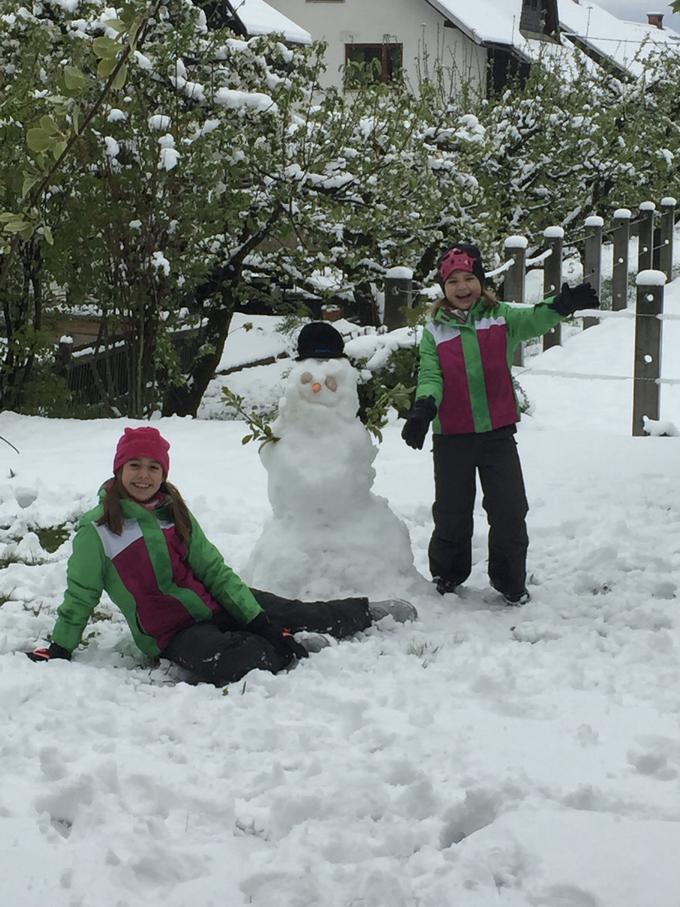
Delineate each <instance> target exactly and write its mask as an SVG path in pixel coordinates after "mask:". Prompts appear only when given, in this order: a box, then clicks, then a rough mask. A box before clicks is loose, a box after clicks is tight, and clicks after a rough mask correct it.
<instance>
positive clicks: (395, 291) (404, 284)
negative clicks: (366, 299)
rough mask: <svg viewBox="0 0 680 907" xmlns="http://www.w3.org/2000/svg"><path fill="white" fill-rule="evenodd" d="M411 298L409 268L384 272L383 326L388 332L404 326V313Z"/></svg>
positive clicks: (409, 304)
mask: <svg viewBox="0 0 680 907" xmlns="http://www.w3.org/2000/svg"><path fill="white" fill-rule="evenodd" d="M412 296H413V271H411V269H410V268H388V269H387V271H386V272H385V309H384V311H383V324H384V325H385V327H386V328H387V329H388V331H393V330H394V329H395V328H402V327H404V325H405V324H406V312H407V310H408V309H409V308H410V307H411V298H412Z"/></svg>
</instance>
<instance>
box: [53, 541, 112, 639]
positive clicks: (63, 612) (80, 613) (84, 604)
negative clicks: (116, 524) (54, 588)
mask: <svg viewBox="0 0 680 907" xmlns="http://www.w3.org/2000/svg"><path fill="white" fill-rule="evenodd" d="M105 562H106V558H105V555H104V550H103V548H102V544H101V541H100V539H99V536H98V535H97V531H96V529H95V528H94V526H92V525H87V526H83V527H81V528H80V529H79V530H78V531H77V532H76V535H75V538H74V539H73V553H72V554H71V557H70V558H69V561H68V566H67V568H66V592H65V593H64V600H63V602H62V603H61V605H60V606H59V608H58V610H57V622H56V623H55V625H54V630H53V631H52V642H56V643H57V645H59V646H63V647H64V649H68V651H69V652H72V651H73V650H74V649H75V648H76V646H77V645H78V644H79V643H80V640H81V639H82V636H83V632H84V630H85V627H86V626H87V622H88V620H89V619H90V617H91V615H92V612H93V611H94V609H95V608H96V607H97V605H98V604H99V599H100V598H101V595H102V591H103V589H104V566H105Z"/></svg>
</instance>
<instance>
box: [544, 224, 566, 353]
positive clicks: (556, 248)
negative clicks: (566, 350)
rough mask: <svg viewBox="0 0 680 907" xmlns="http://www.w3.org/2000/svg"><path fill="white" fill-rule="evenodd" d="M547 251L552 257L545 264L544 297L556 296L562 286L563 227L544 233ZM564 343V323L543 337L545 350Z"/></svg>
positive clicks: (551, 329) (548, 229)
mask: <svg viewBox="0 0 680 907" xmlns="http://www.w3.org/2000/svg"><path fill="white" fill-rule="evenodd" d="M543 236H544V238H545V244H546V247H547V250H549V251H550V256H549V257H548V258H546V260H545V261H544V263H543V297H544V299H547V298H548V296H554V295H555V294H556V293H559V291H560V287H561V286H562V249H563V246H564V230H563V229H562V227H548V228H547V229H545V230H544V231H543ZM561 343H562V323H561V322H560V323H559V324H556V325H555V327H553V328H550V330H549V331H548V333H547V334H544V335H543V349H544V350H549V349H550V348H551V347H553V346H559V345H560V344H561Z"/></svg>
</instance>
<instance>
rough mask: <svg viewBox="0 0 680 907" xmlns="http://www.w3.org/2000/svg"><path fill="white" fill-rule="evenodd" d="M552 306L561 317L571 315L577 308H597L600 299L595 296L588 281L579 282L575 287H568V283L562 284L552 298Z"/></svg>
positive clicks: (593, 289)
mask: <svg viewBox="0 0 680 907" xmlns="http://www.w3.org/2000/svg"><path fill="white" fill-rule="evenodd" d="M552 307H553V309H555V311H556V312H559V314H560V315H562V316H563V317H565V318H566V317H567V315H573V314H574V312H578V311H579V309H599V308H600V300H599V299H598V298H597V293H596V292H595V288H594V287H591V285H590V284H589V283H580V284H579V285H578V286H577V287H570V286H569V284H568V283H563V284H562V289H561V290H560V292H559V293H558V294H557V296H556V297H555V298H554V299H553V302H552Z"/></svg>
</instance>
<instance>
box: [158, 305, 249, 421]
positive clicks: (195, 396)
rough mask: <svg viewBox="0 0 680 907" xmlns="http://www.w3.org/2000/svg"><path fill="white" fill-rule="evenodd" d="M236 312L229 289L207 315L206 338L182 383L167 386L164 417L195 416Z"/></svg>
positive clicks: (218, 360) (220, 355)
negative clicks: (217, 305) (220, 301)
mask: <svg viewBox="0 0 680 907" xmlns="http://www.w3.org/2000/svg"><path fill="white" fill-rule="evenodd" d="M233 314H234V302H233V299H232V296H231V293H230V292H229V288H224V289H223V292H222V305H221V306H220V307H219V308H214V309H212V310H211V312H210V314H209V315H208V323H207V326H206V332H205V339H204V340H203V343H202V344H201V347H200V349H199V350H198V354H197V356H196V358H195V359H194V362H193V364H192V366H191V369H190V370H189V373H188V374H187V375H186V380H185V382H184V383H183V384H181V385H175V386H174V387H170V388H168V390H167V392H166V394H165V398H164V401H163V415H164V416H194V417H195V416H196V413H197V412H198V407H199V406H200V405H201V400H202V399H203V394H204V393H205V391H206V388H207V387H208V384H209V383H210V381H211V380H212V378H213V375H214V374H215V369H216V368H217V366H218V365H219V363H220V359H221V358H222V351H223V350H224V344H225V343H226V340H227V334H228V333H229V325H230V324H231V318H232V315H233Z"/></svg>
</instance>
